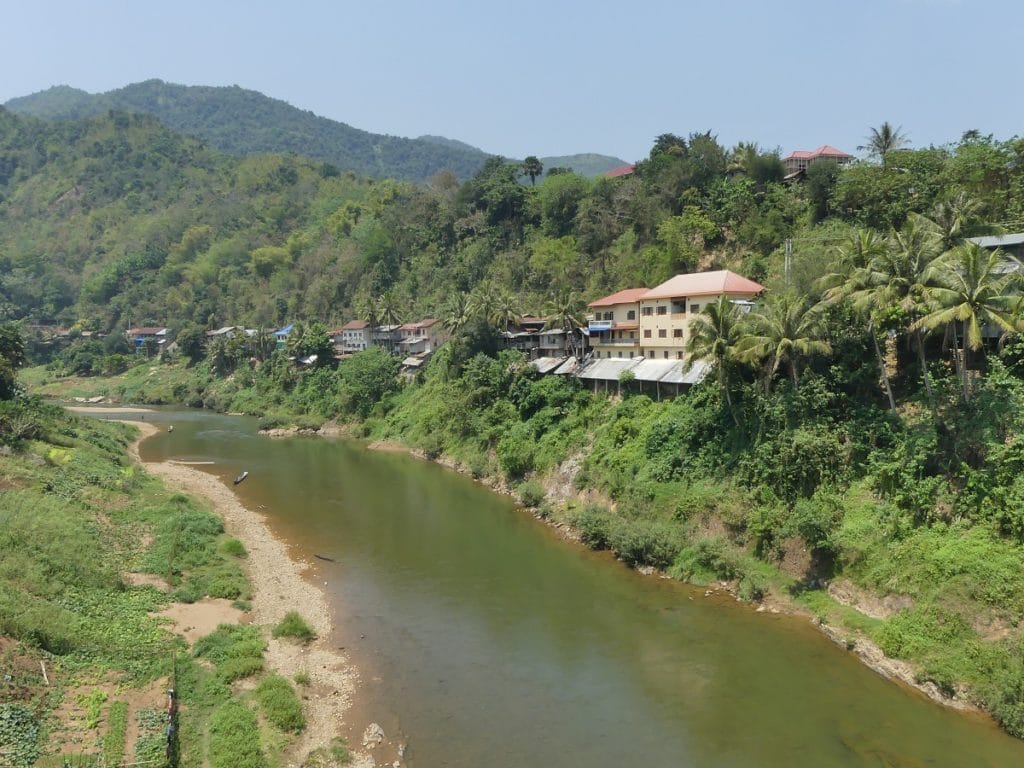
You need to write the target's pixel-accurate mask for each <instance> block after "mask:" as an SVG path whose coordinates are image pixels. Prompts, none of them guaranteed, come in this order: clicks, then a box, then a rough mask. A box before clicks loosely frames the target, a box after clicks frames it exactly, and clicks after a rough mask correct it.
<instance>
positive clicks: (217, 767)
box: [209, 701, 267, 768]
mask: <svg viewBox="0 0 1024 768" xmlns="http://www.w3.org/2000/svg"><path fill="white" fill-rule="evenodd" d="M209 757H210V766H211V768H265V767H266V765H267V760H266V758H265V757H264V756H263V751H262V749H261V748H260V732H259V725H258V723H257V722H256V715H255V714H254V713H253V711H252V710H251V709H249V708H248V707H247V706H245V705H244V704H242V703H240V702H237V701H229V702H228V703H226V704H225V705H224V706H222V707H221V708H220V709H218V710H217V711H216V712H215V713H214V714H213V717H212V718H211V719H210V751H209Z"/></svg>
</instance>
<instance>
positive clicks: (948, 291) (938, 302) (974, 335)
mask: <svg viewBox="0 0 1024 768" xmlns="http://www.w3.org/2000/svg"><path fill="white" fill-rule="evenodd" d="M1005 262H1006V256H1005V254H1003V253H1002V252H1001V251H1000V250H998V249H996V250H992V251H989V250H987V249H985V248H982V247H981V246H980V245H978V244H977V243H971V242H968V243H964V244H963V245H958V246H957V247H955V248H953V249H952V250H951V251H949V252H948V253H946V254H944V255H943V256H942V257H941V258H940V259H938V260H936V261H935V262H934V263H933V264H932V266H931V268H930V269H929V274H928V277H929V283H930V284H929V286H928V287H927V289H926V292H927V299H928V305H929V307H930V308H931V311H930V312H929V313H928V314H926V315H924V316H923V317H921V318H919V319H918V320H917V321H916V322H915V323H914V327H915V328H928V329H932V328H936V327H938V326H940V325H948V326H950V327H951V328H952V330H953V338H954V350H953V358H954V361H955V364H956V369H957V374H958V375H959V377H960V383H961V386H962V388H963V397H964V402H969V401H970V399H971V386H970V378H969V376H968V367H969V358H968V355H969V354H970V352H971V351H977V350H980V349H982V345H983V343H984V339H983V337H982V329H983V328H984V327H986V326H989V327H996V328H999V329H1001V330H1002V331H1003V333H1011V332H1013V331H1019V330H1021V328H1022V323H1021V320H1020V318H1019V317H1018V316H1016V315H1015V313H1014V311H1013V307H1014V303H1015V302H1016V301H1017V300H1018V299H1019V297H1018V296H1016V295H1014V294H1013V293H1012V292H1011V290H1010V289H1011V283H1012V282H1013V281H1014V280H1015V275H1013V274H1012V273H1006V272H1004V271H1003V269H1002V268H1003V266H1004V264H1005Z"/></svg>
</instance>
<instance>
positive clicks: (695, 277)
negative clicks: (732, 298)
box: [640, 269, 764, 300]
mask: <svg viewBox="0 0 1024 768" xmlns="http://www.w3.org/2000/svg"><path fill="white" fill-rule="evenodd" d="M763 290H764V286H763V285H761V284H760V283H755V282H754V281H753V280H748V279H747V278H745V277H743V276H742V275H737V274H736V273H735V272H730V271H729V270H728V269H720V270H718V271H717V272H696V273H693V274H688V275H676V276H675V277H673V278H670V279H668V280H666V281H665V282H664V283H662V284H661V285H656V286H655V287H654V288H651V290H649V291H647V292H646V293H644V294H643V296H641V297H640V298H641V299H645V300H646V299H672V298H676V297H678V296H706V295H709V294H719V293H724V294H737V293H739V294H756V293H760V292H761V291H763Z"/></svg>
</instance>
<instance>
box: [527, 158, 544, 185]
mask: <svg viewBox="0 0 1024 768" xmlns="http://www.w3.org/2000/svg"><path fill="white" fill-rule="evenodd" d="M523 173H525V174H526V175H527V176H529V177H530V186H531V187H532V186H534V184H536V183H537V181H536V180H537V177H538V176H540V175H541V174H542V173H544V164H543V163H541V161H540V160H538V159H537V157H536V156H535V155H530V156H529V157H528V158H526V159H525V160H523Z"/></svg>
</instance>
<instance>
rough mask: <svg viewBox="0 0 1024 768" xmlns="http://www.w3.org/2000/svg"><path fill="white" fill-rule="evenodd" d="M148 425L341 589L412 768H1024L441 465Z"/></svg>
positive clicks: (389, 726)
mask: <svg viewBox="0 0 1024 768" xmlns="http://www.w3.org/2000/svg"><path fill="white" fill-rule="evenodd" d="M145 418H146V420H147V421H159V422H161V423H168V422H169V423H173V424H174V426H175V429H174V431H173V433H167V432H166V431H163V432H162V433H161V434H160V435H157V436H154V437H153V438H151V439H149V440H147V441H146V442H145V443H144V444H143V447H142V455H143V457H144V458H145V459H146V460H162V459H178V460H190V461H213V462H215V463H214V464H212V465H207V466H201V467H199V468H200V469H205V470H208V471H211V472H214V473H215V474H217V475H218V476H220V477H222V478H224V479H225V481H226V482H229V481H230V478H233V477H235V476H236V475H238V474H240V473H241V472H242V471H243V470H247V471H249V472H250V475H249V478H248V479H247V480H246V482H245V483H243V484H242V485H240V486H238V487H237V490H238V493H239V495H240V496H241V497H242V500H243V501H244V502H245V503H246V504H247V505H249V506H251V507H253V508H257V509H260V510H261V511H263V512H264V513H265V514H266V515H267V517H268V519H269V522H270V524H271V526H272V527H273V529H274V530H275V532H276V533H278V534H279V535H281V536H282V537H284V538H285V539H286V540H287V541H288V542H289V543H290V545H291V546H292V548H293V552H294V554H295V555H296V556H297V557H299V558H302V559H305V560H312V561H313V562H314V563H315V575H314V576H313V578H315V579H317V580H318V581H319V582H321V583H323V582H326V587H325V588H326V589H327V590H328V594H329V599H330V601H331V603H332V606H333V608H334V610H335V612H336V616H337V617H338V619H339V621H338V629H337V631H336V633H335V636H334V638H333V641H334V642H335V643H336V644H337V645H338V646H343V647H345V649H346V650H347V652H348V653H349V654H350V655H351V657H352V658H353V661H354V662H355V663H356V665H357V666H358V668H359V670H360V673H361V677H362V680H363V684H362V688H361V691H360V693H359V695H358V699H359V704H358V717H359V718H360V723H358V724H357V728H361V727H362V725H365V723H366V722H368V721H370V720H374V721H376V722H379V723H380V724H381V725H382V726H383V727H384V730H385V731H386V732H387V733H388V736H389V737H397V738H400V739H401V740H403V741H407V743H408V748H407V751H406V754H405V764H406V765H408V766H410V768H435V767H440V766H453V767H457V768H480V767H482V766H488V768H529V767H532V766H537V767H540V766H560V767H561V766H564V768H584V767H586V768H606V767H607V768H612V767H614V768H622V767H623V766H655V767H656V768H661V767H662V766H664V767H666V768H667V767H668V766H693V767H694V768H719V767H721V768H725V767H726V766H730V767H731V766H736V767H737V768H739V767H743V768H747V767H757V766H763V767H765V768H776V767H777V768H783V767H785V768H792V767H793V766H814V767H815V768H826V767H831V766H836V767H837V768H838V767H840V766H842V767H846V766H888V767H893V766H900V767H904V766H906V767H911V766H913V767H915V768H916V767H917V766H949V768H962V767H966V766H1000V767H1002V766H1024V742H1020V741H1017V740H1014V739H1012V738H1010V737H1008V736H1006V735H1005V734H1003V733H1002V732H1000V731H999V730H998V729H996V728H995V726H993V725H992V724H991V723H990V722H988V721H987V720H985V719H983V718H980V717H976V716H970V715H966V716H965V715H963V714H959V713H956V712H953V711H950V710H947V709H944V708H942V707H940V706H938V705H936V704H934V703H932V702H930V701H928V700H927V699H925V698H924V697H923V696H921V695H920V694H918V693H917V692H915V691H911V690H908V689H906V688H904V687H901V686H899V685H896V684H893V683H891V682H887V681H885V680H883V679H882V678H881V677H879V676H878V675H876V674H875V673H874V672H872V671H871V670H869V669H868V668H866V667H865V666H863V665H862V664H861V663H860V662H858V661H857V660H856V659H855V658H854V657H853V656H852V655H851V654H849V653H847V652H846V651H844V650H843V649H841V648H839V647H838V646H836V645H835V644H833V643H832V642H830V641H828V640H827V639H825V638H824V637H823V636H822V635H820V634H819V633H818V632H817V631H815V630H814V629H813V628H812V627H811V626H809V624H808V623H807V622H806V620H803V619H798V618H793V617H787V616H780V615H771V614H764V613H761V614H758V613H756V612H755V611H754V610H753V609H752V608H751V607H750V606H749V605H741V604H737V603H736V602H735V601H733V600H732V599H731V598H727V597H723V596H711V597H705V595H704V590H700V589H694V588H690V587H687V586H686V585H681V584H677V583H675V582H671V581H668V580H663V579H657V578H651V577H643V576H640V575H638V574H636V573H634V572H632V571H630V570H628V569H627V568H625V567H624V566H623V565H621V564H620V563H618V562H616V561H614V560H613V559H612V558H610V557H608V556H606V555H602V554H597V553H592V552H588V551H586V550H584V549H582V548H581V547H579V546H577V545H574V544H571V543H568V542H565V541H562V540H561V539H559V538H558V537H557V536H555V535H554V534H553V532H552V531H551V530H550V529H548V528H547V527H546V526H544V525H543V524H541V523H539V522H537V521H536V520H534V519H533V518H532V517H531V516H529V515H528V514H526V513H525V512H523V511H522V510H519V509H517V508H516V507H515V506H514V505H513V503H512V502H511V501H509V500H508V499H506V498H503V497H500V496H497V495H494V494H492V493H490V492H488V491H486V490H484V489H482V488H481V487H479V486H478V485H476V484H474V483H473V482H472V481H470V480H469V479H467V478H465V477H463V476H460V475H457V474H455V473H452V472H449V471H447V470H445V469H443V468H441V467H438V466H435V465H432V464H428V463H425V462H421V461H417V460H415V459H412V458H410V457H408V456H404V455H396V454H387V453H379V452H373V451H368V450H366V449H365V447H363V446H361V445H359V444H357V443H354V442H350V441H344V440H327V439H320V438H290V439H271V438H266V437H261V436H258V435H257V434H256V422H255V420H254V419H249V418H244V417H229V416H220V415H214V414H210V413H205V412H191V411H190V412H174V411H164V412H160V413H155V414H146V417H145ZM314 553H316V554H321V555H323V556H326V557H330V558H333V559H334V560H335V561H336V562H334V563H330V562H323V561H320V560H314V559H313V557H312V555H313V554H314Z"/></svg>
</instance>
